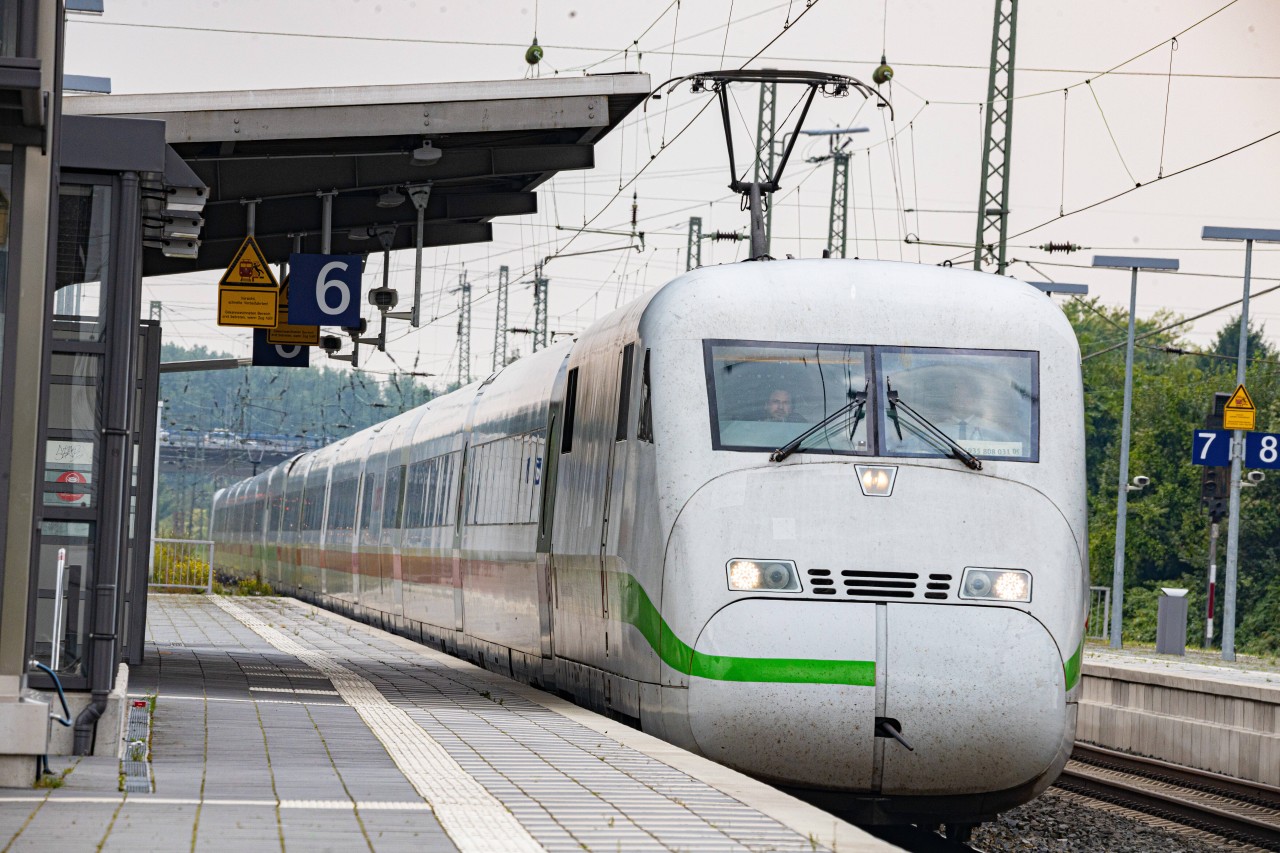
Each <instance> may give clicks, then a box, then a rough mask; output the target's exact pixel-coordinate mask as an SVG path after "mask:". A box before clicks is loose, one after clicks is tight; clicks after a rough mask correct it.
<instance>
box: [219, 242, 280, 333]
mask: <svg viewBox="0 0 1280 853" xmlns="http://www.w3.org/2000/svg"><path fill="white" fill-rule="evenodd" d="M218 285H219V286H223V285H234V286H236V287H269V288H271V289H272V290H279V289H280V283H279V282H277V281H276V276H275V273H273V272H271V265H270V264H268V263H267V259H266V257H264V256H263V254H262V249H260V248H258V241H257V240H254V239H253V237H245V238H244V242H243V243H241V244H240V249H239V250H238V251H237V252H236V253H235V256H234V257H233V258H232V259H231V264H230V265H229V266H228V267H227V271H226V272H224V273H223V274H222V280H221V281H219V282H218ZM272 325H274V322H273V324H272Z"/></svg>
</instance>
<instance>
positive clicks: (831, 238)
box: [827, 149, 849, 258]
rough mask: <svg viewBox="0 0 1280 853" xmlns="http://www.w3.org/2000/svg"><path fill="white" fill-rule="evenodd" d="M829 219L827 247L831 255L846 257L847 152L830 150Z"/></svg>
mask: <svg viewBox="0 0 1280 853" xmlns="http://www.w3.org/2000/svg"><path fill="white" fill-rule="evenodd" d="M830 216H831V221H830V222H829V223H828V225H827V248H828V249H830V250H831V256H832V257H840V258H843V257H847V256H846V255H845V251H846V249H847V248H848V239H847V238H848V233H849V153H848V152H847V151H841V150H839V149H837V150H835V151H832V152H831V214H830Z"/></svg>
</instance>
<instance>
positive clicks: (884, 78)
mask: <svg viewBox="0 0 1280 853" xmlns="http://www.w3.org/2000/svg"><path fill="white" fill-rule="evenodd" d="M871 79H872V80H874V81H875V84H876V85H877V86H883V85H884V84H885V83H888V82H889V81H890V80H892V79H893V68H891V67H890V66H889V63H887V62H885V57H884V54H883V53H882V54H880V66H879V67H878V68H876V70H875V71H872V72H871Z"/></svg>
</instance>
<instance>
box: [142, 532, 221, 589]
mask: <svg viewBox="0 0 1280 853" xmlns="http://www.w3.org/2000/svg"><path fill="white" fill-rule="evenodd" d="M151 556H152V564H151V575H150V577H149V578H148V579H147V589H148V590H153V589H154V590H178V589H191V590H200V591H202V592H205V593H212V592H213V541H212V540H210V539H152V540H151Z"/></svg>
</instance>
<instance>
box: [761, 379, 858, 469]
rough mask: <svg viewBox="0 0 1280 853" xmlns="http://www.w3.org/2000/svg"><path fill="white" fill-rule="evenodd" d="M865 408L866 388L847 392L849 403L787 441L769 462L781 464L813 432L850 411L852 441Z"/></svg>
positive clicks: (770, 456)
mask: <svg viewBox="0 0 1280 853" xmlns="http://www.w3.org/2000/svg"><path fill="white" fill-rule="evenodd" d="M866 408H867V387H866V386H865V385H864V386H863V388H862V390H861V391H850V392H849V402H847V403H845V404H844V405H843V406H841V407H840V408H838V409H836V410H835V411H834V412H832V413H831V414H829V415H827V416H826V417H825V418H823V419H822V420H820V421H818V422H817V423H816V424H814V425H813V426H811V427H809V428H808V429H807V430H805V431H804V432H802V433H800V434H799V435H797V436H796V437H795V438H793V439H791V440H790V441H788V442H787V443H786V444H784V445H782V447H779V448H778V449H777V450H775V451H773V452H772V453H770V454H769V461H770V462H781V461H782V460H783V459H786V458H787V457H788V456H790V455H791V454H792V453H795V452H796V451H797V450H799V449H800V445H801V444H804V440H805V439H806V438H808V437H809V436H811V435H813V434H814V433H815V432H817V431H818V430H820V429H822V428H823V427H827V426H830V425H831V424H832V422H834V421H835V420H836V419H837V418H839V417H840V416H841V415H843V414H844V413H846V412H848V411H849V410H850V409H852V410H853V428H852V429H850V430H849V440H850V441H852V440H853V434H854V433H855V432H857V430H858V424H860V423H862V416H863V413H864V412H865V411H866Z"/></svg>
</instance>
